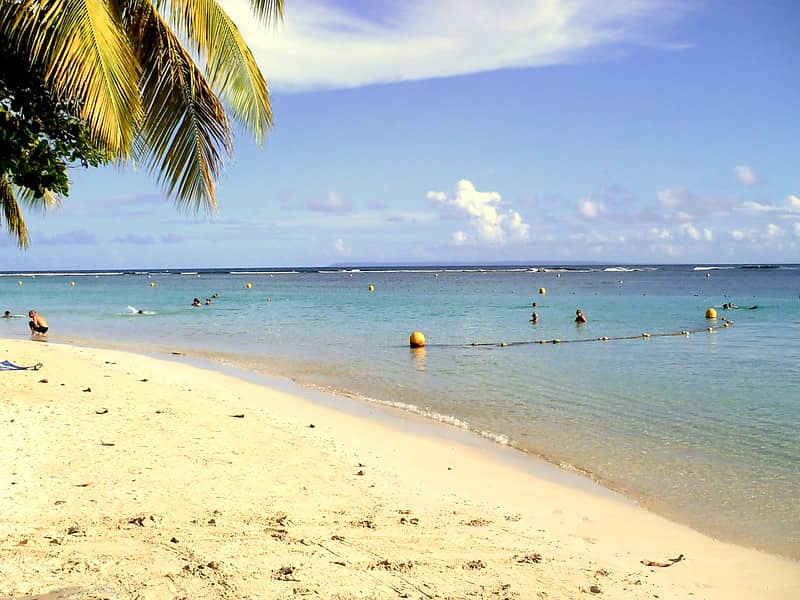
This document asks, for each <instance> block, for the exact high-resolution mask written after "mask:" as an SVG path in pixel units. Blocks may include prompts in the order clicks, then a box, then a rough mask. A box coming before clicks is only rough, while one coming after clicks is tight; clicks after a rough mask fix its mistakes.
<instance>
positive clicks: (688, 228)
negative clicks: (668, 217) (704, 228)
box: [679, 223, 700, 241]
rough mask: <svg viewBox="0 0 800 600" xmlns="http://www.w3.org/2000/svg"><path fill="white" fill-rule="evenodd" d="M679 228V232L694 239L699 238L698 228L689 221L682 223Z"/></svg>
mask: <svg viewBox="0 0 800 600" xmlns="http://www.w3.org/2000/svg"><path fill="white" fill-rule="evenodd" d="M679 229H680V231H681V233H683V234H684V235H687V236H689V237H690V238H692V239H693V240H695V241H697V240H699V239H700V230H699V229H697V227H695V226H694V225H693V224H691V223H682V224H681V226H680V227H679Z"/></svg>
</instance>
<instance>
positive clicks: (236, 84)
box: [160, 0, 283, 144]
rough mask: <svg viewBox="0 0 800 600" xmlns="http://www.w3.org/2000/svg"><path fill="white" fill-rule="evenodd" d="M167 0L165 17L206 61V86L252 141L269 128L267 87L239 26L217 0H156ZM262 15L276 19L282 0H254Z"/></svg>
mask: <svg viewBox="0 0 800 600" xmlns="http://www.w3.org/2000/svg"><path fill="white" fill-rule="evenodd" d="M165 3H169V9H168V10H166V11H165V14H166V15H167V18H169V19H170V23H171V24H172V25H173V27H174V28H175V31H176V33H177V34H178V35H180V36H181V37H183V38H185V39H187V40H189V43H190V44H192V49H193V50H194V51H196V52H197V53H198V54H199V55H200V56H201V57H202V58H203V59H204V60H205V75H206V78H207V79H208V81H209V83H210V84H211V87H212V88H214V90H216V91H217V92H218V93H219V95H220V97H221V99H222V100H223V102H225V104H226V106H227V107H228V108H229V110H230V111H231V113H232V114H233V116H234V117H236V118H237V119H238V120H239V121H240V122H241V123H242V124H243V125H244V126H245V127H246V128H247V129H248V130H250V131H251V132H252V133H253V137H254V139H255V140H256V142H257V143H259V144H260V143H262V142H263V140H264V136H265V135H266V133H267V130H269V129H270V128H271V127H272V108H271V107H270V104H269V91H268V90H267V84H266V82H265V81H264V77H263V75H262V74H261V71H260V70H259V68H258V64H257V63H256V60H255V58H254V57H253V54H252V52H250V49H249V48H248V46H247V44H246V43H245V41H244V38H242V35H241V33H240V32H239V29H238V28H237V27H236V25H235V24H234V22H233V21H232V20H231V19H230V17H229V16H228V14H227V13H226V12H225V11H224V10H222V7H220V5H219V4H218V3H217V1H216V0H160V4H165ZM252 4H253V8H254V10H255V11H256V12H257V14H260V15H262V16H269V17H270V18H278V17H279V16H280V15H281V14H282V11H283V2H282V0H254V1H253V3H252Z"/></svg>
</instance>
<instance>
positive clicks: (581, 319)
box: [575, 308, 586, 323]
mask: <svg viewBox="0 0 800 600" xmlns="http://www.w3.org/2000/svg"><path fill="white" fill-rule="evenodd" d="M575 322H576V323H586V316H585V315H584V314H583V311H582V310H581V309H580V308H579V309H578V310H576V311H575Z"/></svg>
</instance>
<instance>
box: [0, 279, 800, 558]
mask: <svg viewBox="0 0 800 600" xmlns="http://www.w3.org/2000/svg"><path fill="white" fill-rule="evenodd" d="M605 269H606V268H605V267H597V266H592V267H586V268H583V269H576V270H558V269H554V270H550V271H548V272H533V271H531V270H527V269H517V268H514V269H502V268H483V269H469V270H467V269H450V270H444V269H436V268H431V269H416V270H404V269H397V270H392V271H389V270H383V271H374V270H373V271H369V270H366V269H365V270H361V271H359V272H344V271H337V270H327V271H324V272H317V271H314V270H304V271H300V272H289V273H286V272H273V273H270V272H259V273H255V272H251V273H246V274H241V273H238V274H231V273H227V272H222V273H219V272H217V273H209V272H202V271H201V272H200V273H199V274H198V273H190V274H177V273H149V274H148V273H140V274H120V275H109V274H105V275H100V276H96V275H95V274H69V275H52V276H44V275H41V274H40V275H38V276H36V277H35V278H31V277H27V276H25V277H22V276H20V275H18V274H10V275H9V276H6V277H0V297H2V298H3V300H4V302H6V304H7V307H8V308H9V309H10V310H12V312H15V313H19V314H23V313H26V312H27V310H28V308H31V307H33V308H36V309H37V310H38V311H40V312H41V313H43V314H45V315H46V316H47V318H48V319H49V321H50V325H51V327H52V331H51V335H52V336H54V339H58V338H59V337H60V338H62V339H63V338H64V337H73V338H74V337H80V338H82V339H94V340H98V341H103V342H106V343H109V342H113V343H115V344H121V345H125V346H128V347H131V348H134V349H136V348H139V349H141V348H148V349H152V348H160V349H162V350H165V351H171V350H181V351H185V352H190V353H193V354H195V355H198V356H209V357H212V358H216V359H217V360H221V361H224V362H226V363H227V364H232V365H237V366H241V367H244V368H248V369H251V370H256V371H259V372H265V373H271V374H277V375H283V376H287V377H290V378H292V379H295V380H296V381H298V382H300V383H302V384H305V385H313V386H317V387H321V388H323V389H330V390H332V391H335V392H338V393H346V394H350V395H356V396H358V397H363V398H364V399H367V400H370V401H375V402H382V403H387V404H391V405H395V406H400V407H403V408H406V409H407V410H412V411H415V412H419V413H421V414H424V415H427V416H429V417H431V418H436V419H439V420H442V421H445V422H448V423H451V424H454V425H456V426H459V427H464V428H469V429H471V430H473V431H476V432H478V433H481V434H483V435H485V436H487V437H489V438H491V439H494V440H496V441H498V442H500V443H505V444H509V445H513V446H515V447H518V448H520V449H522V450H525V451H528V452H531V453H535V454H539V455H542V456H544V457H546V458H547V459H549V460H551V461H553V462H555V463H557V464H561V465H564V466H566V467H567V468H570V469H575V470H579V471H581V472H585V473H587V474H589V475H590V476H591V477H593V478H596V479H597V480H599V481H601V482H602V483H604V484H605V485H607V486H609V487H611V488H613V489H617V490H620V491H622V492H624V493H626V494H627V495H629V496H630V497H632V498H634V499H636V500H638V501H640V502H642V503H643V504H645V505H647V506H650V507H652V508H654V509H655V510H657V511H659V512H661V513H663V514H666V515H668V516H670V517H673V518H676V519H678V520H681V521H684V522H688V523H690V524H692V525H693V526H695V527H697V528H699V529H701V530H703V531H706V532H709V533H711V534H713V535H716V536H718V537H723V538H725V539H731V540H734V541H739V542H742V543H746V544H750V545H755V546H758V547H761V548H765V549H768V550H771V551H774V552H779V553H782V554H787V555H790V556H794V557H800V505H799V503H798V502H797V494H798V490H800V433H798V432H799V431H800V429H798V425H800V392H798V390H800V370H798V368H797V365H798V362H799V359H800V270H798V269H796V268H792V267H788V268H774V269H773V268H770V269H747V268H730V269H714V270H697V269H695V268H694V266H658V267H644V268H640V269H642V270H635V271H628V270H605ZM707 275H710V276H707ZM18 281H22V285H19V284H18ZM71 281H74V282H75V285H74V286H72V285H70V282H71ZM150 283H154V284H155V285H154V286H151V285H150ZM247 283H251V284H252V287H250V288H248V287H246V284H247ZM369 285H374V286H375V291H374V292H370V291H369V290H368V286H369ZM540 287H545V288H546V289H547V293H546V294H545V295H540V294H538V289H539V288H540ZM215 292H216V293H218V294H219V298H217V299H214V303H213V304H212V305H211V306H202V307H200V308H192V307H191V306H190V303H191V300H192V298H193V297H195V296H197V297H199V298H200V299H201V300H205V298H206V297H210V296H211V295H212V293H215ZM268 299H269V300H270V301H268ZM729 301H733V302H735V303H737V304H738V305H739V306H742V307H750V306H755V305H757V306H758V308H757V309H755V310H747V309H746V308H741V309H739V310H723V309H722V308H721V305H722V304H723V303H724V302H729ZM531 302H536V303H537V307H536V309H535V310H536V312H537V313H538V315H539V317H540V322H539V323H538V324H536V325H532V324H531V323H530V322H529V317H530V313H531V310H532V309H531ZM709 306H716V307H717V310H718V312H719V315H720V317H723V316H724V317H727V318H730V319H732V320H733V321H734V325H733V326H732V327H730V328H718V329H716V330H715V331H714V332H713V333H709V332H707V331H705V329H706V328H707V327H708V326H709V325H710V324H714V323H713V322H710V321H708V320H707V319H705V318H704V313H705V310H706V308H707V307H709ZM129 307H130V308H129ZM2 308H3V307H0V309H2ZM577 308H581V309H583V311H584V312H585V313H586V315H587V317H588V318H589V323H587V324H585V325H576V324H575V323H574V321H573V320H574V314H575V310H576V309H577ZM137 309H142V310H146V311H148V312H152V313H154V314H145V315H142V314H138V313H136V312H135V311H136V310H137ZM131 311H133V312H131ZM716 325H717V326H718V325H721V321H720V320H718V321H717V322H716ZM414 330H421V331H423V332H424V333H425V335H426V337H427V341H428V346H427V347H426V348H425V349H423V350H411V349H409V348H408V335H409V334H410V333H411V331H414ZM684 330H691V331H696V333H692V334H691V335H689V336H682V335H675V336H664V337H661V336H659V335H657V334H661V333H678V332H680V331H684ZM642 332H649V333H651V334H652V337H650V338H641V337H638V338H637V339H627V340H614V339H611V340H609V341H604V342H603V341H597V338H600V337H602V336H608V337H610V338H616V337H628V336H639V335H640V334H641V333H642ZM0 334H2V335H7V336H12V337H14V336H21V337H27V319H9V320H5V321H4V322H2V323H0ZM555 338H558V339H560V340H562V343H560V344H550V343H548V344H535V343H522V344H514V342H533V341H536V340H552V339H555ZM575 340H589V341H584V342H580V343H579V342H577V341H575ZM473 342H477V343H478V344H487V345H477V346H472V345H470V344H472V343H473ZM500 342H507V343H510V345H508V346H501V345H499V343H500Z"/></svg>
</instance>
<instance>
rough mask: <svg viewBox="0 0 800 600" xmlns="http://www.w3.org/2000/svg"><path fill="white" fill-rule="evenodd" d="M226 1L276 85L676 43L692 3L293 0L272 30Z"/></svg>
mask: <svg viewBox="0 0 800 600" xmlns="http://www.w3.org/2000/svg"><path fill="white" fill-rule="evenodd" d="M220 4H221V5H222V7H223V8H224V9H225V11H226V12H227V13H228V14H229V15H230V16H231V18H232V19H233V20H234V22H236V24H237V25H238V27H239V29H240V30H241V31H242V34H243V35H244V38H245V39H246V40H248V43H249V45H250V48H251V50H252V51H253V54H254V55H255V57H256V60H257V61H258V63H259V65H260V66H261V68H262V71H263V72H264V74H265V75H266V77H267V79H268V81H269V83H270V85H271V87H272V88H273V89H274V90H303V89H310V88H343V87H358V86H363V85H369V84H374V83H386V82H396V81H413V80H418V79H428V78H433V77H449V76H453V75H465V74H470V73H479V72H483V71H492V70H496V69H508V68H520V67H541V66H549V65H556V64H564V63H568V62H576V61H578V60H580V59H581V58H583V57H585V58H586V59H587V60H589V59H595V58H596V57H597V52H598V51H602V50H603V49H604V48H609V47H612V46H613V47H614V49H615V50H619V48H620V47H622V46H623V45H625V44H629V45H633V44H637V45H640V44H645V45H651V46H653V45H660V46H661V47H662V48H672V49H675V48H680V47H681V46H679V45H677V44H672V45H669V44H664V43H661V42H659V40H658V38H659V37H660V36H659V34H658V33H655V32H656V31H657V29H658V28H659V27H660V26H662V25H664V24H666V23H668V22H672V21H676V20H678V19H680V18H681V17H682V16H683V15H684V14H686V13H687V12H688V11H689V10H691V8H692V3H691V2H688V1H684V0H635V1H633V2H604V3H598V2H596V1H595V0H503V3H502V10H499V9H498V6H497V4H496V3H495V2H492V1H490V0H436V1H435V2H430V1H428V0H408V1H406V2H380V3H379V2H373V3H361V2H359V3H352V5H348V3H345V2H338V3H333V2H324V1H323V0H292V1H291V2H287V3H286V10H285V13H286V14H285V20H284V22H283V24H281V25H280V26H279V27H278V28H277V30H275V31H270V30H266V29H265V28H264V26H263V25H260V24H259V23H257V22H256V21H255V20H254V19H253V18H252V16H251V15H250V8H249V6H250V2H249V0H220ZM365 7H368V8H370V9H371V10H364V8H365ZM378 13H382V14H378ZM684 47H685V46H684ZM331 48H335V51H334V52H332V51H331Z"/></svg>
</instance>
